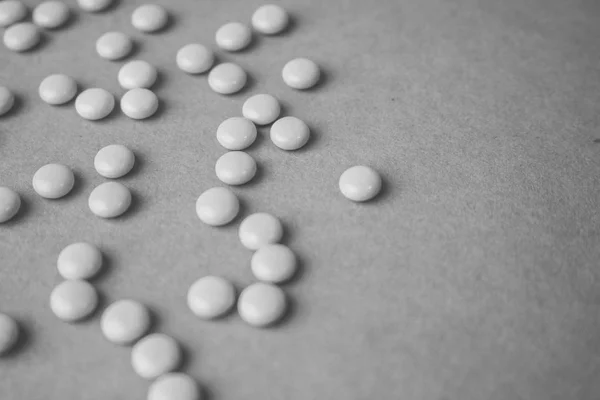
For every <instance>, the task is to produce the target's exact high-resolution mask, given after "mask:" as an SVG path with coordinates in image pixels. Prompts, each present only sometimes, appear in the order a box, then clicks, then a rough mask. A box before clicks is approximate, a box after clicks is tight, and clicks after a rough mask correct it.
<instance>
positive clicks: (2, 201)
mask: <svg viewBox="0 0 600 400" xmlns="http://www.w3.org/2000/svg"><path fill="white" fill-rule="evenodd" d="M20 208H21V197H20V196H19V194H18V193H17V192H15V191H14V190H12V189H10V188H7V187H4V186H0V224H1V223H3V222H6V221H9V220H11V219H12V218H13V217H14V216H15V215H17V213H18V212H19V209H20Z"/></svg>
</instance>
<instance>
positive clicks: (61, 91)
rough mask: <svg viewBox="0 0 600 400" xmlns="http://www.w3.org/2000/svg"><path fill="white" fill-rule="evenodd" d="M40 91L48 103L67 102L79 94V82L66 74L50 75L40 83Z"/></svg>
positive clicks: (42, 97)
mask: <svg viewBox="0 0 600 400" xmlns="http://www.w3.org/2000/svg"><path fill="white" fill-rule="evenodd" d="M38 93H39V95H40V97H41V99H42V100H44V102H46V103H48V104H51V105H59V104H65V103H67V102H69V101H71V100H72V99H73V97H75V95H76V94H77V82H75V80H74V79H73V78H71V77H70V76H67V75H64V74H54V75H49V76H47V77H46V78H44V80H43V81H42V83H40V86H39V88H38Z"/></svg>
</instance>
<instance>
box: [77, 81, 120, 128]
mask: <svg viewBox="0 0 600 400" xmlns="http://www.w3.org/2000/svg"><path fill="white" fill-rule="evenodd" d="M114 108H115V98H114V97H113V95H112V94H110V93H109V92H107V91H106V90H104V89H100V88H91V89H86V90H84V91H83V92H81V93H79V96H77V98H76V99H75V110H76V111H77V114H79V116H81V117H82V118H84V119H87V120H90V121H96V120H99V119H102V118H106V117H107V116H108V115H109V114H110V113H111V112H112V110H113V109H114Z"/></svg>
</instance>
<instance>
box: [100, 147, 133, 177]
mask: <svg viewBox="0 0 600 400" xmlns="http://www.w3.org/2000/svg"><path fill="white" fill-rule="evenodd" d="M134 164H135V155H134V154H133V151H131V150H129V149H128V148H127V147H125V146H123V145H121V144H111V145H108V146H105V147H103V148H101V149H100V150H99V151H98V153H97V154H96V157H94V168H96V172H98V173H99V174H100V175H102V176H103V177H105V178H109V179H117V178H121V177H123V176H125V175H127V174H128V173H129V171H131V169H132V168H133V166H134Z"/></svg>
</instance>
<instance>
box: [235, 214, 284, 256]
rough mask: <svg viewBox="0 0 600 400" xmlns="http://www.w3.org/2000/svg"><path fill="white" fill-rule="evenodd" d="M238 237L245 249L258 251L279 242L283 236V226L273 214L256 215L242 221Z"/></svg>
mask: <svg viewBox="0 0 600 400" xmlns="http://www.w3.org/2000/svg"><path fill="white" fill-rule="evenodd" d="M238 235H239V238H240V242H242V244H243V245H244V247H246V248H247V249H249V250H258V249H260V248H261V247H262V246H265V245H267V244H272V243H277V242H279V241H280V240H281V238H282V236H283V226H282V225H281V221H279V219H278V218H276V217H274V216H272V215H271V214H267V213H255V214H251V215H249V216H247V217H246V218H245V219H244V220H243V221H242V223H241V224H240V228H239V231H238Z"/></svg>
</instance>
